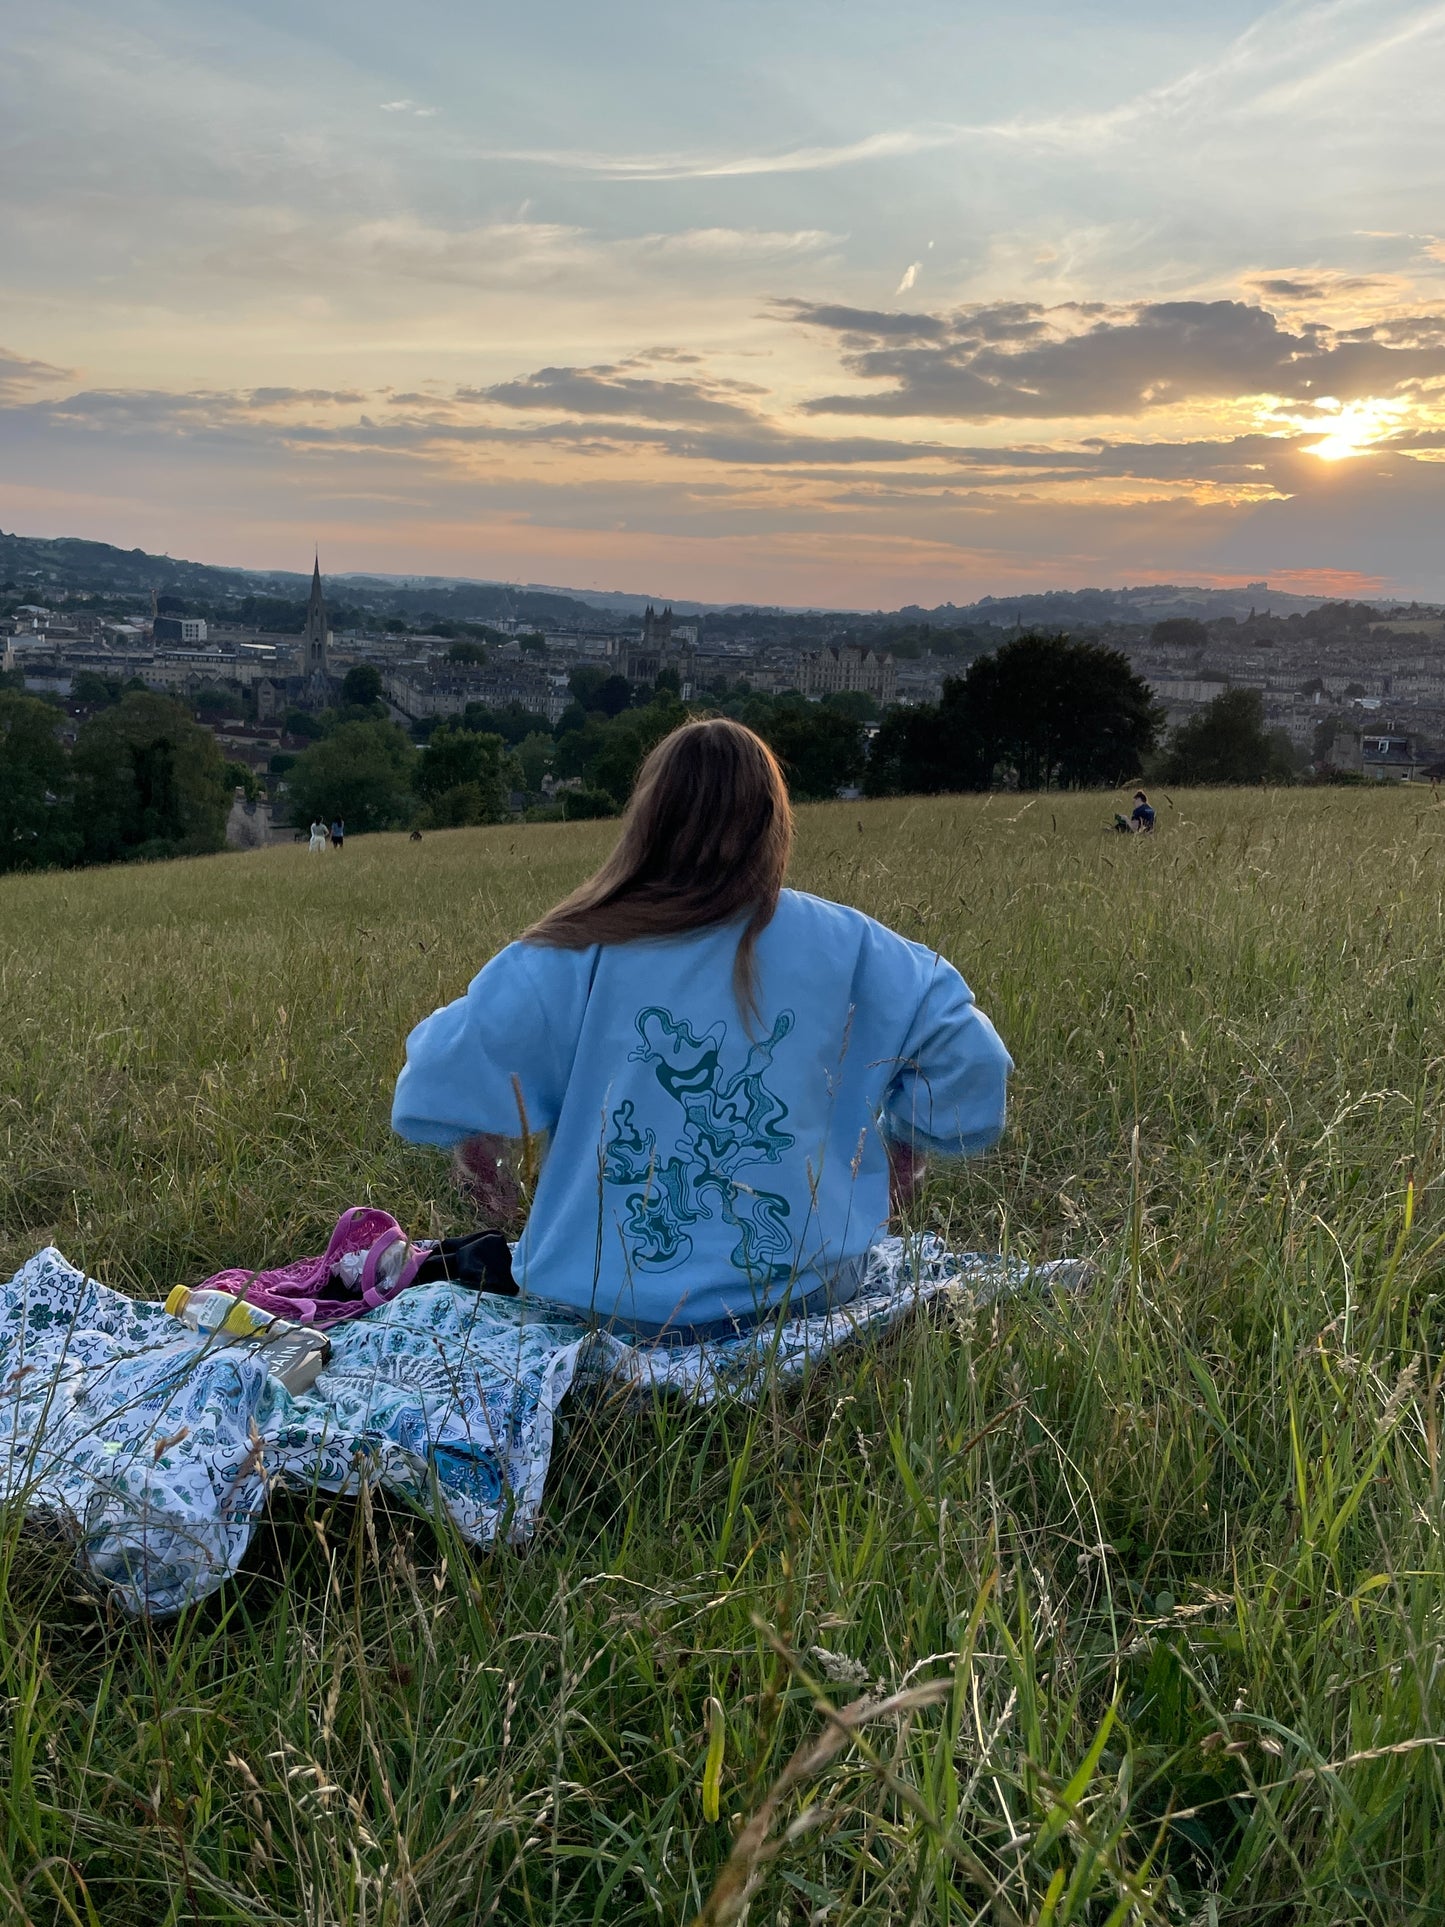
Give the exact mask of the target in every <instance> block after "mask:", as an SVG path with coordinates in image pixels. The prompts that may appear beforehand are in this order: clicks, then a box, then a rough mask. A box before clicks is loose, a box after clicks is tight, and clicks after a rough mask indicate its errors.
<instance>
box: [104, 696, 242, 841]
mask: <svg viewBox="0 0 1445 1927" xmlns="http://www.w3.org/2000/svg"><path fill="white" fill-rule="evenodd" d="M71 766H72V770H73V772H74V780H75V822H76V827H77V830H78V831H79V834H80V839H81V846H82V856H83V858H84V860H85V861H86V862H87V863H112V862H115V861H117V860H120V859H125V858H130V857H163V856H197V855H201V854H203V853H204V852H206V851H210V850H218V849H220V847H221V845H222V843H223V842H224V841H225V830H226V817H227V814H228V813H229V811H230V807H231V796H230V792H229V790H228V788H227V785H226V776H225V768H224V765H223V763H222V760H221V752H220V751H219V749H218V748H217V747H216V739H215V737H214V736H212V734H211V732H210V731H209V730H208V729H202V728H201V726H200V724H199V723H197V722H195V721H193V720H192V718H191V717H190V716H189V715H188V714H187V712H186V711H185V710H184V709H182V708H181V706H180V705H179V704H178V703H174V702H172V701H170V699H169V698H168V697H165V696H156V695H152V694H151V693H150V692H149V691H146V692H140V691H132V692H131V693H130V694H128V695H125V696H123V697H122V698H121V700H120V702H119V703H117V704H116V705H115V706H114V707H113V708H111V709H105V710H102V711H100V712H99V714H97V715H95V716H92V717H90V719H89V720H88V721H87V722H85V723H83V724H82V725H81V727H80V731H79V734H78V735H77V737H76V742H75V749H74V752H73V754H72V757H71Z"/></svg>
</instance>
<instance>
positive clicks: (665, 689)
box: [652, 664, 682, 696]
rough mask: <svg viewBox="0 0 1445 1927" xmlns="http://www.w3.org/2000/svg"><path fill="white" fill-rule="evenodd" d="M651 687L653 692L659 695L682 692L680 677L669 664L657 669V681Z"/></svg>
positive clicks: (674, 694) (677, 694) (672, 694)
mask: <svg viewBox="0 0 1445 1927" xmlns="http://www.w3.org/2000/svg"><path fill="white" fill-rule="evenodd" d="M652 687H653V690H654V692H655V693H656V694H657V695H660V696H680V695H681V694H682V678H681V677H680V676H679V675H678V673H677V671H676V670H675V669H674V668H672V666H671V665H670V664H669V665H666V666H664V667H663V668H661V669H659V670H658V672H657V681H656V682H655V683H654V684H653V685H652Z"/></svg>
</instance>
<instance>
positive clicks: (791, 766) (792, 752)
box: [759, 697, 863, 802]
mask: <svg viewBox="0 0 1445 1927" xmlns="http://www.w3.org/2000/svg"><path fill="white" fill-rule="evenodd" d="M759 733H760V734H761V735H762V737H763V738H764V740H765V741H766V742H767V744H768V746H769V747H770V748H771V749H772V751H773V753H774V755H775V756H776V757H777V759H778V761H779V762H780V763H781V764H782V766H783V771H784V774H785V775H786V776H787V779H788V788H789V789H790V790H791V792H792V794H793V795H794V796H796V797H797V798H799V799H800V800H801V801H805V802H806V801H809V800H823V799H826V798H828V797H831V796H836V795H837V793H838V791H839V790H840V789H843V788H845V787H846V786H847V785H848V784H850V783H854V782H856V781H857V779H858V777H859V776H860V775H861V774H862V770H863V727H862V724H861V723H859V722H857V721H856V720H854V719H852V718H850V717H848V716H844V715H840V714H839V713H838V711H837V710H836V709H825V708H824V707H823V705H822V704H821V703H810V702H806V701H804V700H803V699H802V698H801V697H800V698H797V699H796V700H794V701H792V702H788V701H781V702H779V703H777V704H776V705H774V707H773V710H772V713H771V715H770V716H768V717H767V718H766V719H765V720H764V721H763V723H762V727H761V729H760V731H759Z"/></svg>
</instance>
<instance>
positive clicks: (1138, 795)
mask: <svg viewBox="0 0 1445 1927" xmlns="http://www.w3.org/2000/svg"><path fill="white" fill-rule="evenodd" d="M1129 820H1130V821H1131V822H1132V823H1133V825H1134V828H1135V829H1136V830H1152V829H1153V827H1154V805H1153V804H1152V803H1151V802H1150V801H1149V799H1148V797H1147V796H1146V795H1145V794H1144V792H1143V790H1135V792H1134V814H1133V815H1132V817H1131V818H1130V819H1129Z"/></svg>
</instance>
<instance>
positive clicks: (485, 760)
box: [411, 729, 507, 830]
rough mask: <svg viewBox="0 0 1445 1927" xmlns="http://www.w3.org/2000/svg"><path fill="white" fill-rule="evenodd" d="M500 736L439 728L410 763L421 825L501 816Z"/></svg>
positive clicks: (456, 823) (503, 809) (439, 825)
mask: <svg viewBox="0 0 1445 1927" xmlns="http://www.w3.org/2000/svg"><path fill="white" fill-rule="evenodd" d="M502 750H503V743H502V739H501V737H500V736H482V735H478V734H476V733H475V732H473V731H471V730H465V729H438V730H434V731H433V732H432V736H431V739H430V741H429V742H428V744H427V747H426V748H425V749H424V750H423V751H422V752H421V754H420V755H419V756H418V757H417V758H416V760H415V762H414V763H413V764H412V774H411V780H412V787H413V788H414V789H415V791H416V793H417V795H418V796H419V797H421V799H422V801H423V802H424V803H425V804H426V805H427V808H426V812H425V820H424V822H423V824H422V827H423V828H424V829H426V828H430V829H438V830H440V829H453V828H459V827H461V826H462V825H464V824H469V823H499V822H501V820H502V818H503V817H504V816H505V815H506V813H507V811H506V795H505V785H504V778H503V770H502Z"/></svg>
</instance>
